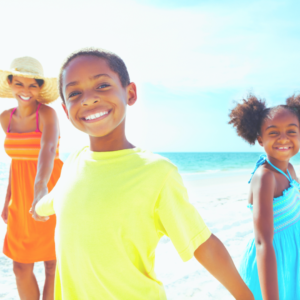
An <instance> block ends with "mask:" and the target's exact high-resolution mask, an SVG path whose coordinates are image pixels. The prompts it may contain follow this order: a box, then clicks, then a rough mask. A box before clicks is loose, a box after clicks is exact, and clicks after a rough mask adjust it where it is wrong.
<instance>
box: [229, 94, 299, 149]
mask: <svg viewBox="0 0 300 300" xmlns="http://www.w3.org/2000/svg"><path fill="white" fill-rule="evenodd" d="M280 109H288V110H290V111H291V112H292V113H293V114H295V115H296V116H297V117H298V119H299V122H300V95H297V96H295V95H293V96H291V97H289V98H288V99H287V100H286V104H285V105H278V106H275V107H266V103H265V100H263V99H258V98H257V97H255V96H254V95H252V94H250V95H249V96H248V97H247V98H246V99H243V100H242V103H238V104H237V105H236V106H235V108H234V109H232V110H231V112H230V114H229V117H230V121H229V122H228V123H229V124H232V125H233V127H235V128H236V131H237V134H238V136H240V137H242V138H243V139H244V140H246V141H247V142H248V143H249V144H250V145H254V144H255V141H256V140H257V137H258V136H259V135H260V134H261V126H262V124H263V121H264V120H265V119H266V118H268V117H271V114H272V115H273V114H274V113H276V112H277V111H278V110H280Z"/></svg>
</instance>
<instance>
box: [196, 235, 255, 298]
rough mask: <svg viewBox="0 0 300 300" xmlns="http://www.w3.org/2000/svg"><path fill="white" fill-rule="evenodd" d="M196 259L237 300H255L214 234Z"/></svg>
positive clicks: (197, 251) (202, 246) (197, 250)
mask: <svg viewBox="0 0 300 300" xmlns="http://www.w3.org/2000/svg"><path fill="white" fill-rule="evenodd" d="M194 256H195V258H196V259H197V260H198V261H199V262H200V263H201V264H202V265H203V266H204V268H205V269H206V270H207V271H209V272H210V273H211V274H212V275H213V276H214V277H215V278H216V279H217V280H218V281H220V282H221V283H222V284H223V285H224V286H225V288H226V289H227V290H228V291H229V292H230V293H231V294H232V295H233V297H234V298H235V299H237V300H254V297H253V295H252V293H251V291H250V290H249V288H248V287H247V286H246V284H245V283H244V281H243V280H242V278H241V276H240V275H239V273H238V271H237V269H236V267H235V265H234V263H233V261H232V259H231V257H230V255H229V253H228V251H227V250H226V248H225V247H224V245H223V244H222V242H221V241H220V240H219V239H218V238H217V237H216V236H214V235H213V234H212V235H211V236H210V238H209V239H208V240H207V241H206V242H204V243H203V244H202V245H200V246H199V247H198V248H197V249H196V251H195V253H194Z"/></svg>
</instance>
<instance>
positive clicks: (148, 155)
mask: <svg viewBox="0 0 300 300" xmlns="http://www.w3.org/2000/svg"><path fill="white" fill-rule="evenodd" d="M137 154H138V156H139V157H140V158H141V159H142V160H144V163H145V165H153V166H155V167H158V168H161V169H165V170H177V167H176V166H175V165H174V164H173V163H172V162H171V161H170V160H169V159H168V158H166V157H164V156H162V155H160V154H157V153H153V152H151V151H149V150H140V151H138V152H137Z"/></svg>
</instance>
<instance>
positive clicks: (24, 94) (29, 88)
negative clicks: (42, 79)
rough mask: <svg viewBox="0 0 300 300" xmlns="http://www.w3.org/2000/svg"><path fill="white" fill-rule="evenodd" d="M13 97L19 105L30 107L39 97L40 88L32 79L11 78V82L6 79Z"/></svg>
mask: <svg viewBox="0 0 300 300" xmlns="http://www.w3.org/2000/svg"><path fill="white" fill-rule="evenodd" d="M8 84H9V86H10V88H11V91H12V94H13V96H14V97H15V98H16V99H17V100H18V102H19V105H30V104H32V103H34V102H35V101H36V100H37V99H38V96H39V93H40V91H41V88H40V87H39V85H38V84H37V82H36V80H35V79H34V78H26V77H21V76H13V78H12V81H11V82H10V81H9V79H8Z"/></svg>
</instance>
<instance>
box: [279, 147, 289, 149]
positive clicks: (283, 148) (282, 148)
mask: <svg viewBox="0 0 300 300" xmlns="http://www.w3.org/2000/svg"><path fill="white" fill-rule="evenodd" d="M279 149H289V147H279Z"/></svg>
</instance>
